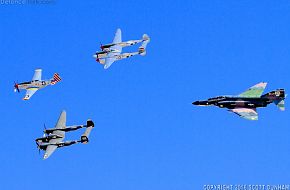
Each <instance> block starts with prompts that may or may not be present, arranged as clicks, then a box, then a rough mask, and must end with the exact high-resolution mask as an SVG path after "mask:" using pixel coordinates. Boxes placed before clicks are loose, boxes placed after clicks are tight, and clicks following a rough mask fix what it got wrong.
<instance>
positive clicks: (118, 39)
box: [104, 28, 122, 69]
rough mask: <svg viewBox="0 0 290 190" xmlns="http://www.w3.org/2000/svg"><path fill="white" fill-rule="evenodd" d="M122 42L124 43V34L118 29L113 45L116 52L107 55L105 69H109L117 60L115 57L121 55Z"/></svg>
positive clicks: (112, 47)
mask: <svg viewBox="0 0 290 190" xmlns="http://www.w3.org/2000/svg"><path fill="white" fill-rule="evenodd" d="M120 42H122V33H121V29H119V28H118V29H117V31H116V34H115V37H114V40H113V43H112V44H115V45H113V46H111V49H112V50H116V51H115V52H111V53H108V54H107V58H105V64H104V69H108V68H109V67H110V66H111V65H112V64H113V63H114V62H115V61H116V60H117V59H116V58H115V56H118V55H120V54H121V52H122V46H120V45H119V43H120Z"/></svg>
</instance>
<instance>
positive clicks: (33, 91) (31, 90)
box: [23, 88, 38, 100]
mask: <svg viewBox="0 0 290 190" xmlns="http://www.w3.org/2000/svg"><path fill="white" fill-rule="evenodd" d="M37 90H38V88H28V89H27V90H26V94H25V97H24V98H23V100H29V99H30V98H31V96H33V94H34V93H35V92H36V91H37Z"/></svg>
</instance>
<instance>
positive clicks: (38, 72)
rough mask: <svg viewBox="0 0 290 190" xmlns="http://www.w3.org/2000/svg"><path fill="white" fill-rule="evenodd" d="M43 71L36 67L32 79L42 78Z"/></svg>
mask: <svg viewBox="0 0 290 190" xmlns="http://www.w3.org/2000/svg"><path fill="white" fill-rule="evenodd" d="M41 73H42V70H41V69H36V70H35V71H34V75H33V77H32V80H41Z"/></svg>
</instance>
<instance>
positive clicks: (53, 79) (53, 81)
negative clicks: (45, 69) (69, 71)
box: [51, 73, 61, 85]
mask: <svg viewBox="0 0 290 190" xmlns="http://www.w3.org/2000/svg"><path fill="white" fill-rule="evenodd" d="M60 81H61V78H60V76H59V74H58V73H54V75H53V78H52V80H51V84H52V85H54V84H56V83H58V82H60Z"/></svg>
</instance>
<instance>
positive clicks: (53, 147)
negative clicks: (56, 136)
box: [43, 145, 57, 160]
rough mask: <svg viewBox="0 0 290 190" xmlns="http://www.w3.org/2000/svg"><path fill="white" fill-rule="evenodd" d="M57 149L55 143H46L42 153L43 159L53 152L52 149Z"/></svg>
mask: <svg viewBox="0 0 290 190" xmlns="http://www.w3.org/2000/svg"><path fill="white" fill-rule="evenodd" d="M56 149H57V145H48V146H47V148H46V151H45V153H44V156H43V159H44V160H45V159H47V158H48V157H50V155H52V153H54V151H55V150H56Z"/></svg>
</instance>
